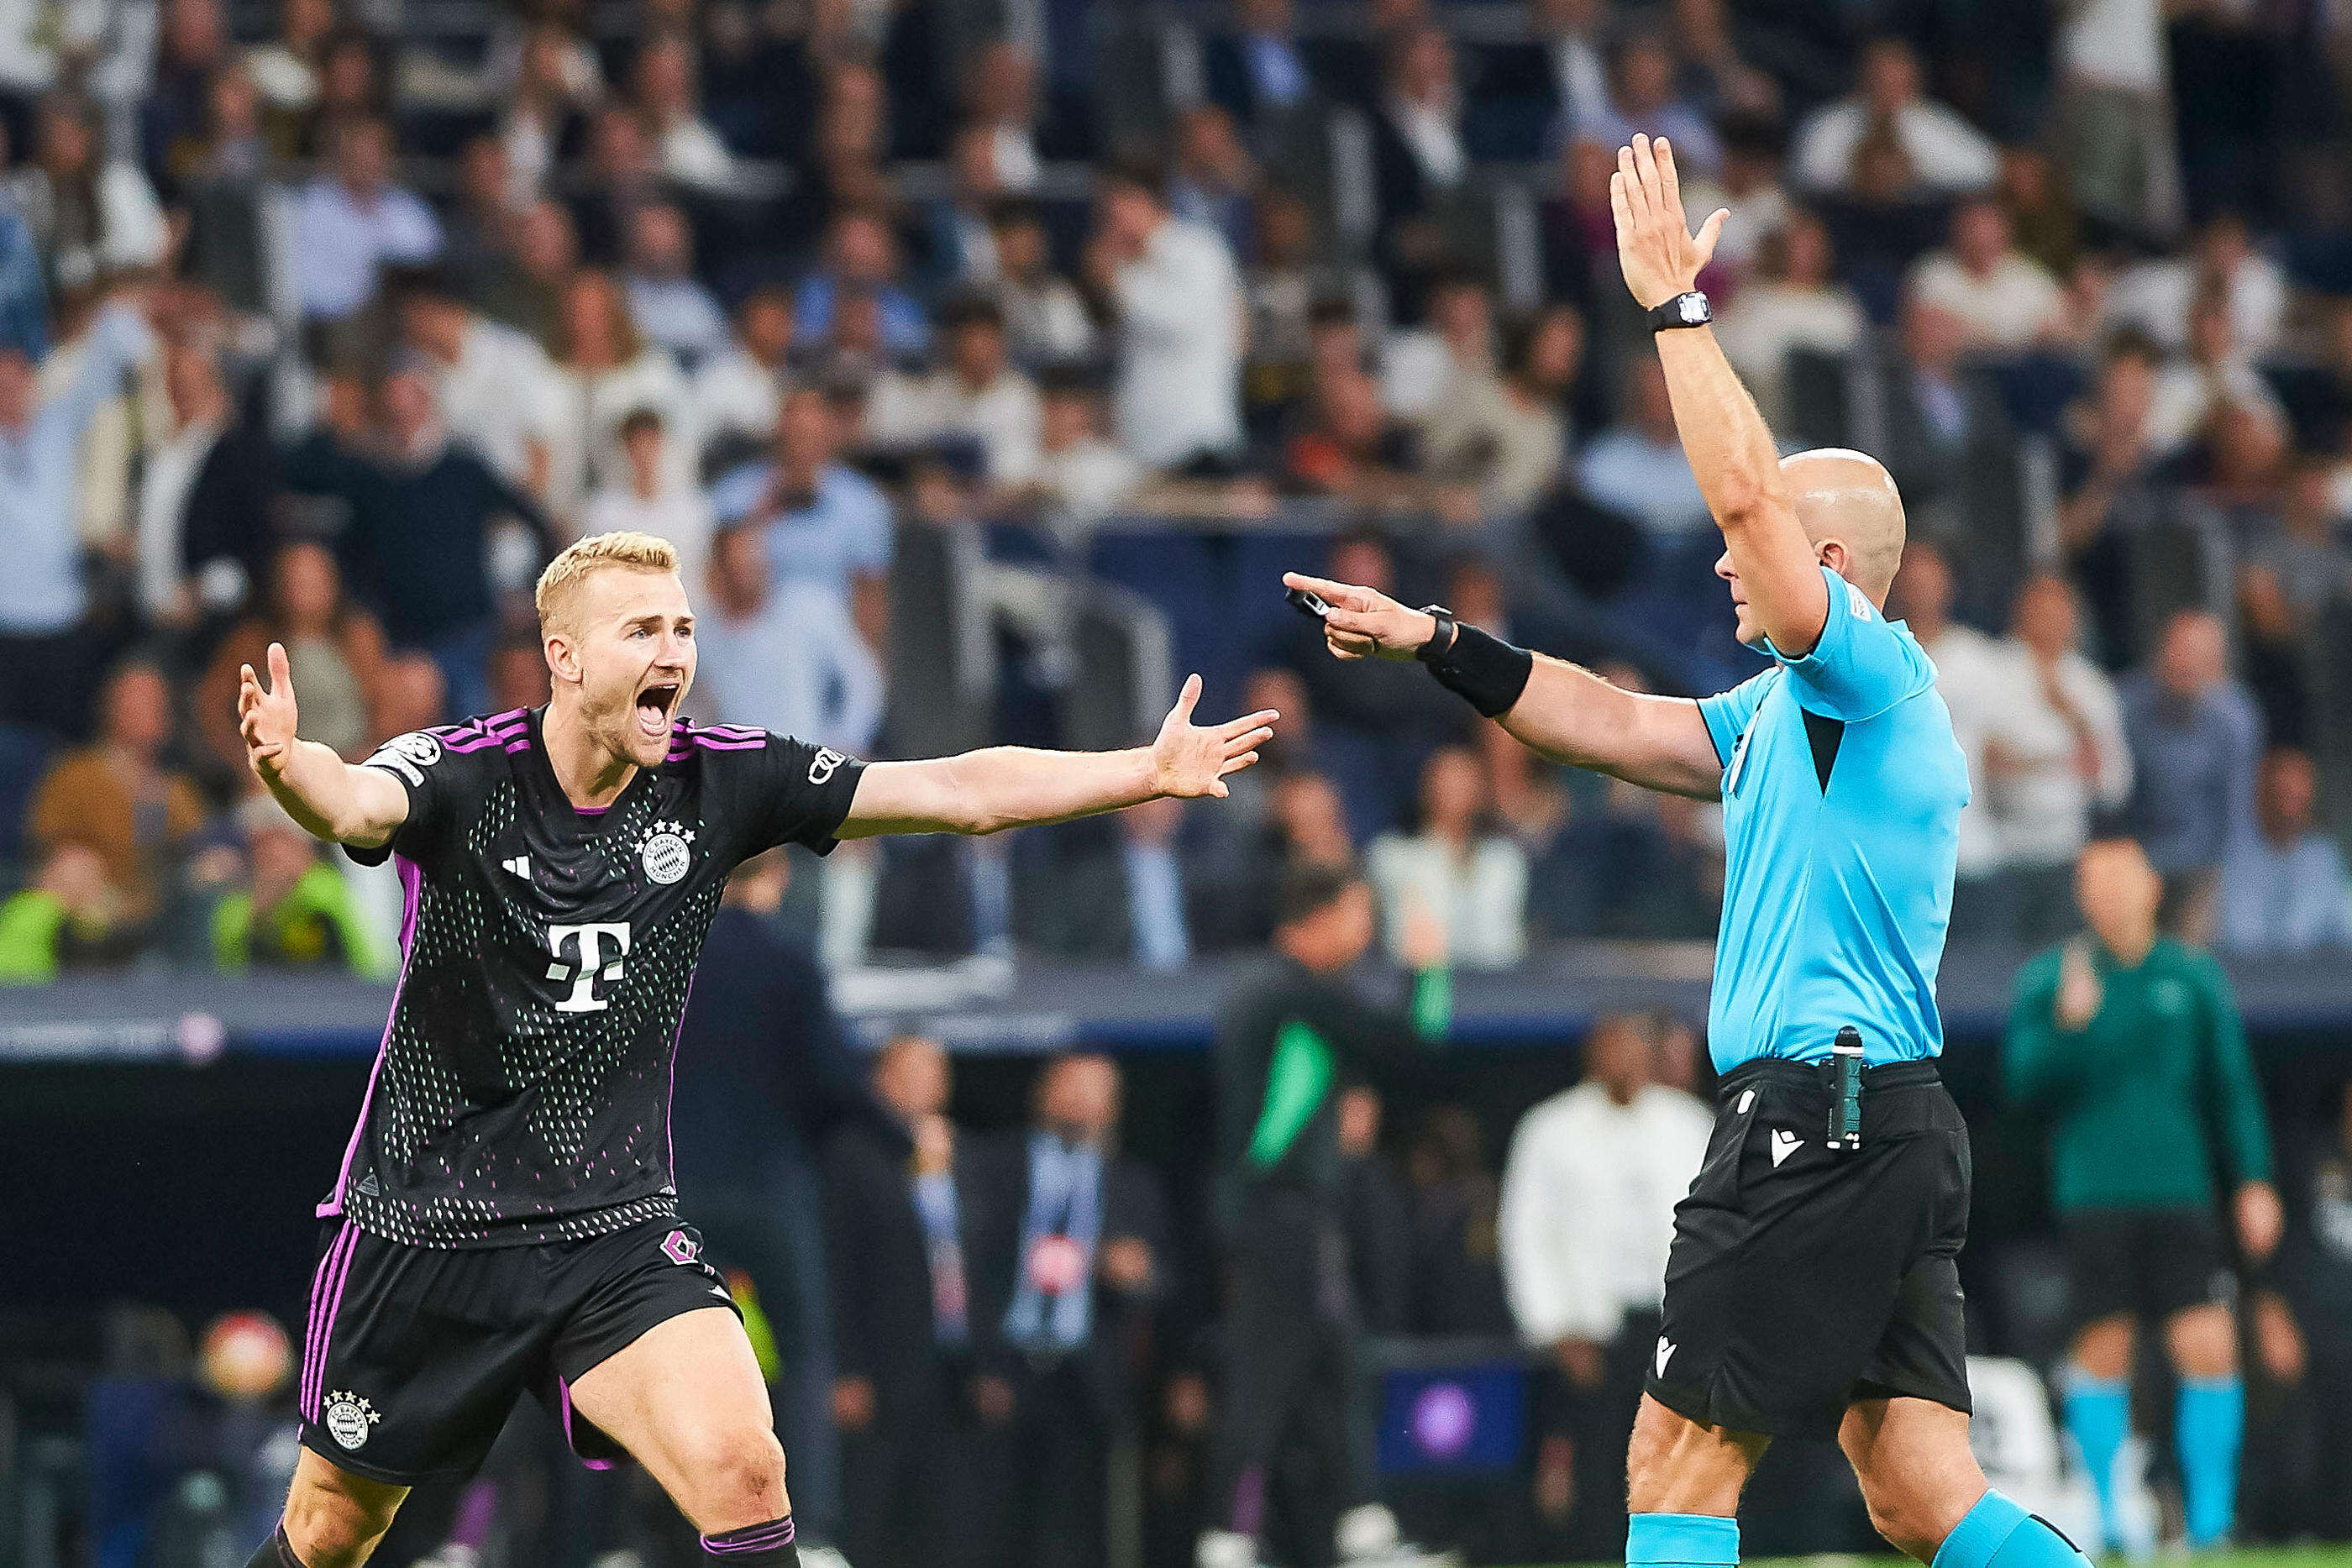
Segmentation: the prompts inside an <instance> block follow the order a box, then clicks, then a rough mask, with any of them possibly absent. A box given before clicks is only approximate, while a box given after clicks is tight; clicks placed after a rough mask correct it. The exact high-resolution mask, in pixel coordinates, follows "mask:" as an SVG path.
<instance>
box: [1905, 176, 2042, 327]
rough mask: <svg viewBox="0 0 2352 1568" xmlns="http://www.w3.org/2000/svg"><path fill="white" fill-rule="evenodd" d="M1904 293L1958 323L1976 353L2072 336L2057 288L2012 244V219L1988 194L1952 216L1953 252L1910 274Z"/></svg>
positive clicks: (1925, 259) (1939, 254)
mask: <svg viewBox="0 0 2352 1568" xmlns="http://www.w3.org/2000/svg"><path fill="white" fill-rule="evenodd" d="M1906 293H1907V294H1908V296H1909V298H1912V299H1914V300H1917V301H1921V302H1923V303H1926V304H1929V305H1934V306H1937V307H1938V308H1941V309H1944V310H1948V311H1950V312H1951V313H1952V315H1953V316H1955V317H1957V318H1958V319H1959V321H1960V324H1961V325H1962V327H1964V328H1965V329H1966V342H1967V345H1968V347H1969V348H1971V349H1983V350H1994V351H2000V350H2016V349H2022V348H2025V347H2027V346H2028V345H2030V344H2032V343H2036V342H2040V341H2042V340H2046V339H2050V338H2056V337H2063V336H2064V335H2065V334H2066V331H2067V322H2066V318H2065V309H2064V302H2063V299H2062V298H2061V297H2060V295H2059V292H2058V285H2057V284H2056V283H2055V282H2054V281H2053V279H2052V278H2051V277H2050V275H2049V273H2047V272H2045V271H2043V270H2042V267H2041V264H2040V263H2038V262H2035V261H2033V260H2032V259H2030V258H2029V257H2027V256H2023V255H2021V253H2020V252H2019V251H2018V249H2017V248H2016V246H2014V245H2012V244H2011V235H2010V226H2009V214H2007V213H2006V212H2005V211H2004V210H2003V209H2002V207H2001V204H2000V202H1998V201H1997V200H1995V199H1994V198H1993V197H1992V196H1990V195H1981V196H1972V197H1970V198H1969V199H1968V200H1967V201H1964V202H1962V203H1960V204H1959V205H1958V206H1957V207H1955V208H1954V209H1953V210H1952V237H1951V244H1950V246H1949V247H1948V248H1947V249H1944V250H1939V251H1937V252H1935V253H1933V254H1932V255H1929V256H1925V257H1923V258H1922V259H1921V260H1920V262H1919V264H1918V265H1917V266H1916V267H1914V268H1912V271H1911V277H1910V280H1909V283H1908V285H1907V287H1906Z"/></svg>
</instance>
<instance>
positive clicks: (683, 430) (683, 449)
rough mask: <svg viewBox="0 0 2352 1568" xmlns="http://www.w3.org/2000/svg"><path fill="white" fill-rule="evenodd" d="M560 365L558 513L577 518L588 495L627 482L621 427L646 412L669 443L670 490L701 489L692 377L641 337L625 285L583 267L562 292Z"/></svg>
mask: <svg viewBox="0 0 2352 1568" xmlns="http://www.w3.org/2000/svg"><path fill="white" fill-rule="evenodd" d="M554 362H555V379H554V387H555V393H556V400H557V401H556V407H557V409H558V411H559V413H558V415H557V418H556V419H555V421H554V423H553V426H552V433H551V439H550V441H549V455H550V459H551V461H550V470H551V475H552V479H551V484H550V485H549V487H548V496H549V499H550V503H551V505H552V506H553V507H555V509H556V510H558V511H561V512H571V511H572V510H574V509H575V508H577V507H579V506H580V505H581V503H582V502H583V500H585V499H586V497H587V496H588V494H589V492H590V491H592V490H594V489H596V488H598V487H600V486H602V487H610V486H619V485H623V484H625V483H626V482H627V479H628V466H627V459H626V457H625V455H624V454H623V453H622V451H621V442H620V432H621V421H623V420H624V419H625V418H627V417H628V416H629V414H630V413H632V412H633V411H635V410H636V409H640V408H650V409H653V410H655V411H656V412H657V413H660V414H661V416H662V424H663V428H664V429H665V430H666V431H667V433H668V434H669V436H670V439H669V440H668V441H667V442H666V443H665V444H664V452H663V456H664V458H665V461H666V463H667V469H668V472H667V474H665V475H664V476H663V477H664V486H663V487H664V489H665V490H667V489H672V488H684V487H685V486H689V485H692V484H694V483H695V482H696V480H697V477H698V476H697V474H696V467H697V463H696V442H695V430H694V426H693V423H692V422H691V416H690V414H689V413H688V403H687V391H686V378H685V377H684V376H682V375H680V374H679V373H678V369H677V361H676V360H674V359H672V358H671V357H670V354H669V350H667V349H665V348H663V347H662V346H661V345H660V344H659V343H655V342H649V341H647V340H646V339H645V338H644V336H643V335H641V334H640V333H639V332H638V330H637V326H636V323H635V321H634V320H633V319H631V318H630V315H629V308H628V304H627V301H626V299H625V297H624V296H623V294H622V291H621V286H620V285H619V284H618V283H616V282H614V279H613V278H612V277H609V276H608V275H606V274H604V273H602V272H596V271H593V270H589V269H584V268H583V270H581V271H580V272H577V273H574V274H573V275H572V278H571V281H570V282H568V283H567V284H566V285H565V286H564V289H563V308H562V316H561V318H560V319H559V320H558V325H557V339H556V345H555V354H554Z"/></svg>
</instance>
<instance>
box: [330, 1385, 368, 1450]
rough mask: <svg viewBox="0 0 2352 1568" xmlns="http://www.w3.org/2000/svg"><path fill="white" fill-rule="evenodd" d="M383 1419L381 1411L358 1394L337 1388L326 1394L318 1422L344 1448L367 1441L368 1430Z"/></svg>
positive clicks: (359, 1445)
mask: <svg viewBox="0 0 2352 1568" xmlns="http://www.w3.org/2000/svg"><path fill="white" fill-rule="evenodd" d="M381 1420H383V1412H382V1411H381V1410H378V1409H377V1408H376V1407H375V1406H373V1405H371V1404H369V1403H368V1402H367V1401H366V1400H364V1399H362V1398H361V1397H360V1396H358V1395H356V1394H352V1393H349V1392H345V1391H341V1390H338V1391H337V1392H335V1393H332V1394H330V1395H328V1396H327V1407H326V1409H325V1411H324V1412H323V1413H322V1414H321V1416H320V1420H319V1424H320V1426H322V1427H325V1428H326V1429H327V1436H329V1437H332V1438H333V1439H334V1440H335V1441H336V1442H338V1443H340V1444H341V1445H342V1447H343V1448H346V1449H357V1448H361V1447H362V1446H363V1445H364V1444H365V1443H366V1442H367V1440H368V1432H369V1430H370V1429H371V1428H373V1427H374V1426H375V1424H376V1423H377V1422H378V1421H381Z"/></svg>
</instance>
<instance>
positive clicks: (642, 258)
mask: <svg viewBox="0 0 2352 1568" xmlns="http://www.w3.org/2000/svg"><path fill="white" fill-rule="evenodd" d="M622 287H623V289H624V290H625V292H626V293H627V295H628V299H629V317H630V319H632V320H633V321H635V323H636V325H637V330H638V331H640V332H643V333H644V334H645V335H646V337H647V338H648V339H650V340H653V341H654V342H656V343H658V344H659V345H661V347H663V348H664V349H667V350H669V352H670V353H671V354H673V355H674V356H676V357H677V361H678V363H680V364H681V365H683V366H685V367H686V368H687V369H688V371H691V370H693V369H694V368H695V366H697V365H698V364H700V363H701V362H702V361H703V360H704V359H705V358H706V357H708V356H709V355H711V354H714V353H716V352H718V351H719V349H720V348H721V347H722V346H723V345H724V344H725V343H726V341H727V316H726V313H725V312H724V311H722V310H720V309H719V302H718V301H717V300H716V299H713V298H711V297H710V290H709V289H708V288H705V287H703V286H702V283H701V280H700V279H698V278H697V277H695V275H694V235H693V232H692V231H691V230H690V229H688V227H687V223H686V214H684V213H681V212H679V211H678V209H677V207H675V206H673V205H671V204H669V203H667V202H647V203H646V204H644V205H642V206H640V207H638V208H637V210H636V212H635V214H633V215H632V216H631V218H630V221H629V255H628V267H627V270H626V271H625V273H624V274H623V277H622Z"/></svg>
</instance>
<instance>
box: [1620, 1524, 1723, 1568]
mask: <svg viewBox="0 0 2352 1568" xmlns="http://www.w3.org/2000/svg"><path fill="white" fill-rule="evenodd" d="M1738 1561H1739V1521H1738V1520H1736V1519H1718V1518H1717V1517H1716V1516H1715V1515H1714V1514H1711V1513H1637V1514H1635V1515H1633V1517H1632V1518H1631V1519H1628V1520H1627V1521H1625V1563H1626V1568H1728V1565H1729V1564H1731V1563H1738Z"/></svg>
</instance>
